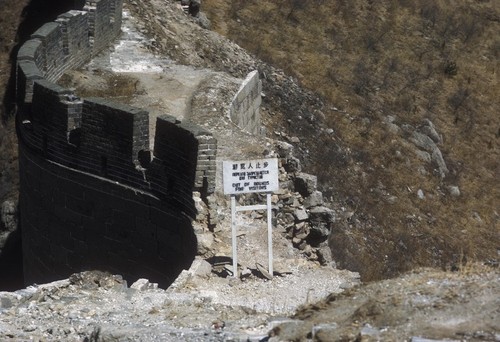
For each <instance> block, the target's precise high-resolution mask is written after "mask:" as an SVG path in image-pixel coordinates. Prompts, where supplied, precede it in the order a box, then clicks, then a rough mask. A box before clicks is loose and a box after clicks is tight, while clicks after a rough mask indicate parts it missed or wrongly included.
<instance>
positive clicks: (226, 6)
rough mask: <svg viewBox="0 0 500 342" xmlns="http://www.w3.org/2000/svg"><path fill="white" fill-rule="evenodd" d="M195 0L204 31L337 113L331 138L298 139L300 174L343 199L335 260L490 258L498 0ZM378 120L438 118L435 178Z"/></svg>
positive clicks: (495, 191) (407, 263)
mask: <svg viewBox="0 0 500 342" xmlns="http://www.w3.org/2000/svg"><path fill="white" fill-rule="evenodd" d="M203 5H204V11H206V12H207V13H208V15H209V17H210V19H211V21H212V24H213V27H214V28H215V30H217V31H218V32H220V33H222V34H225V35H226V36H228V37H229V38H230V39H232V40H234V41H235V42H237V43H238V44H240V45H241V46H243V47H244V48H246V49H247V50H249V51H251V52H253V53H254V54H256V55H257V56H258V57H260V58H262V59H264V60H266V61H268V62H270V63H272V64H274V65H276V66H278V67H281V68H283V69H284V70H285V71H286V72H287V73H288V74H289V75H292V76H294V77H296V78H297V79H298V81H299V82H300V83H301V84H302V85H303V86H304V87H306V88H309V89H311V90H314V91H315V92H317V93H318V94H320V95H321V96H323V97H324V98H325V99H327V100H328V101H329V102H330V103H331V104H332V106H335V107H336V108H337V109H338V110H325V111H324V113H323V114H324V115H325V117H326V122H327V123H328V124H329V126H330V127H331V128H333V129H334V130H335V138H334V139H331V140H324V141H320V142H321V144H318V137H317V136H314V137H311V136H309V137H308V136H303V137H301V138H304V139H306V140H307V139H309V140H308V141H306V143H305V144H306V145H307V146H309V149H310V151H311V154H312V155H314V157H313V159H315V160H316V163H315V165H312V166H311V167H310V168H309V171H310V172H313V173H317V174H318V175H319V176H320V180H321V182H322V184H323V187H324V189H329V190H331V195H333V196H334V197H335V198H336V200H337V201H338V202H339V204H340V205H343V206H344V207H345V208H347V209H348V210H347V211H346V212H347V214H346V216H347V218H346V219H345V220H344V221H343V222H339V224H338V225H337V227H335V229H334V235H333V238H332V243H333V246H334V247H335V248H334V253H335V254H336V257H337V260H339V261H340V262H341V264H343V266H345V267H349V268H351V269H355V270H358V271H360V272H362V273H363V274H364V275H365V279H371V278H377V277H380V276H390V275H393V274H395V273H397V272H399V271H401V270H405V269H409V268H412V267H414V266H415V265H443V266H446V265H450V264H454V263H457V262H459V260H463V259H465V258H468V259H479V260H484V259H487V258H496V257H497V249H498V248H499V247H500V234H499V222H498V220H499V214H498V203H500V189H499V186H498V184H497V183H498V176H499V171H500V168H499V163H498V160H499V147H500V143H499V136H500V132H499V130H500V117H499V115H498V111H499V109H500V100H499V97H498V94H499V93H500V85H499V83H498V81H499V78H498V67H499V58H498V57H499V54H500V50H499V48H500V40H499V38H498V37H499V35H498V33H499V32H500V22H499V18H500V4H499V3H498V2H495V1H481V2H477V1H469V0H462V1H459V2H458V3H457V2H454V3H453V4H451V3H448V2H445V1H437V2H435V1H425V0H421V1H415V2H408V1H381V2H368V3H366V2H364V1H277V2H274V1H273V2H271V1H259V0H255V1H236V0H233V1H229V2H228V1H219V0H207V1H204V3H203ZM268 100H270V99H269V98H268ZM265 105H266V103H265ZM267 105H269V106H271V105H272V104H269V102H268V103H267ZM285 115H287V116H290V115H293V113H291V112H289V113H285ZM387 116H392V117H394V118H395V121H394V122H395V124H396V125H398V126H399V127H400V128H401V127H403V128H404V127H405V126H404V125H412V126H413V127H417V126H418V125H420V124H421V123H422V121H423V119H430V120H431V121H432V122H433V123H434V124H435V126H436V129H437V131H438V132H439V134H441V135H442V138H443V142H442V143H441V144H439V148H440V150H441V152H442V154H443V156H444V160H445V161H446V163H447V167H448V169H449V171H450V172H449V173H448V174H447V175H446V177H445V178H444V179H441V178H440V177H439V176H437V175H435V174H434V171H435V165H433V164H425V163H423V162H422V161H421V160H420V159H419V158H418V157H417V155H416V153H415V151H416V149H415V146H414V145H413V144H411V143H409V141H408V140H409V139H408V136H407V134H404V133H401V132H400V133H394V132H391V131H390V130H388V129H387V125H386V124H385V123H384V119H386V118H387ZM292 129H293V128H292ZM422 167H423V169H422ZM419 170H420V171H419ZM449 186H458V187H459V189H460V196H459V197H452V196H450V194H449V193H448V192H447V189H448V187H449ZM418 189H421V190H422V192H423V194H424V196H425V199H424V200H421V199H419V198H418V197H417V190H418ZM327 192H328V191H327Z"/></svg>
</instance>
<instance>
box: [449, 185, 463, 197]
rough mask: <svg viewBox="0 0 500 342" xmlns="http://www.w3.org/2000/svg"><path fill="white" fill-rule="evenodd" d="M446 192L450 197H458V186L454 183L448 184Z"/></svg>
mask: <svg viewBox="0 0 500 342" xmlns="http://www.w3.org/2000/svg"><path fill="white" fill-rule="evenodd" d="M447 189H448V193H449V194H450V195H451V196H452V197H459V196H460V188H459V187H458V186H456V185H450V186H448V188H447Z"/></svg>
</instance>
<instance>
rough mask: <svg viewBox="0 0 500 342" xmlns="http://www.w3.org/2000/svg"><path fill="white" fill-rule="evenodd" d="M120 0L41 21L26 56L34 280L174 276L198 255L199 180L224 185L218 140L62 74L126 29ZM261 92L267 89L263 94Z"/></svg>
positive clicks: (21, 121) (23, 115)
mask: <svg viewBox="0 0 500 342" xmlns="http://www.w3.org/2000/svg"><path fill="white" fill-rule="evenodd" d="M121 7H122V0H100V1H87V2H86V5H85V6H84V10H83V11H75V10H74V11H69V12H67V13H65V14H63V15H61V16H59V17H58V19H57V20H56V21H55V22H52V23H47V24H45V25H44V26H42V27H41V28H40V29H39V30H37V31H36V32H35V33H34V34H33V35H32V39H30V40H29V41H27V42H26V43H25V44H24V45H23V46H22V47H21V49H20V50H19V53H18V60H17V69H16V70H17V75H16V76H17V85H16V86H17V99H18V108H19V111H18V116H17V120H18V125H17V127H18V138H19V160H20V183H21V195H20V207H21V212H22V214H21V224H22V226H23V232H22V233H23V256H24V267H25V270H24V271H25V277H26V282H27V283H30V282H44V281H50V280H54V279H58V278H60V277H65V276H68V275H69V274H71V273H72V272H78V271H81V270H84V269H91V268H98V269H105V270H109V271H110V272H116V273H120V274H123V275H125V277H126V278H127V279H130V280H132V281H133V280H134V278H135V279H136V278H137V277H147V278H149V279H150V280H152V281H155V282H159V283H160V284H162V285H163V286H168V285H169V283H170V282H171V281H172V280H173V279H174V278H175V276H176V275H177V274H178V273H179V272H180V271H181V269H182V268H186V267H188V266H189V265H190V263H191V261H192V259H193V258H194V254H195V253H196V238H195V237H194V233H193V230H192V227H191V222H190V219H192V218H193V217H195V215H196V210H195V208H194V203H193V199H192V191H193V189H196V190H199V191H203V192H205V193H210V192H213V191H214V187H215V157H216V150H217V141H216V140H215V138H214V137H213V136H212V134H211V133H210V132H207V131H205V130H203V129H202V128H200V127H198V126H196V125H192V124H186V123H180V122H178V121H176V120H175V119H174V118H172V117H169V116H161V117H160V118H158V122H157V126H156V136H155V146H154V150H153V151H149V150H148V148H149V114H148V112H147V111H145V110H143V109H139V108H134V107H130V106H127V105H123V104H119V103H114V102H111V101H108V100H105V99H100V98H89V99H80V98H78V96H77V95H75V94H74V93H73V92H72V91H70V90H68V89H65V88H63V87H60V86H59V85H57V84H55V83H54V81H55V80H57V79H58V78H59V77H60V76H61V75H62V74H63V73H64V72H65V71H66V70H68V69H71V68H77V67H81V66H83V65H84V64H85V63H87V62H88V61H90V59H91V57H92V56H94V55H95V54H97V53H98V52H99V51H101V50H102V49H104V48H107V46H109V44H110V43H111V42H112V41H113V40H114V39H115V38H116V37H117V35H118V34H119V33H120V24H121ZM259 94H260V93H259Z"/></svg>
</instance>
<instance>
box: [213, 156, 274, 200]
mask: <svg viewBox="0 0 500 342" xmlns="http://www.w3.org/2000/svg"><path fill="white" fill-rule="evenodd" d="M222 167H223V179H224V194H226V195H235V194H245V193H250V192H272V191H276V190H278V189H279V183H278V159H276V158H271V159H256V160H239V161H223V162H222Z"/></svg>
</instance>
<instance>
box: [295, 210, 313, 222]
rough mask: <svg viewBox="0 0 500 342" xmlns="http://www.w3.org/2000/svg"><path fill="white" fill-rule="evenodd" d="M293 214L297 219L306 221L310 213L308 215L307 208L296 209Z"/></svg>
mask: <svg viewBox="0 0 500 342" xmlns="http://www.w3.org/2000/svg"><path fill="white" fill-rule="evenodd" d="M293 216H295V219H296V220H297V221H299V222H300V221H305V220H307V219H308V218H309V215H307V212H306V210H305V209H295V211H294V212H293Z"/></svg>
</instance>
